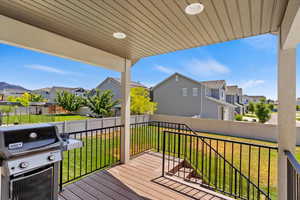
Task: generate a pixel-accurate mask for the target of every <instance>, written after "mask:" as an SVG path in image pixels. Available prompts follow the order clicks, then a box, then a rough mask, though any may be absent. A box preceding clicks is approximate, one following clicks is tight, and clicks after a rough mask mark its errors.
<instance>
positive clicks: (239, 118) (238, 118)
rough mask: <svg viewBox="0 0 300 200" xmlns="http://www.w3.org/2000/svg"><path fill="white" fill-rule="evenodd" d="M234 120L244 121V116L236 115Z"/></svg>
mask: <svg viewBox="0 0 300 200" xmlns="http://www.w3.org/2000/svg"><path fill="white" fill-rule="evenodd" d="M234 119H235V120H236V121H242V120H243V116H242V115H235V116H234Z"/></svg>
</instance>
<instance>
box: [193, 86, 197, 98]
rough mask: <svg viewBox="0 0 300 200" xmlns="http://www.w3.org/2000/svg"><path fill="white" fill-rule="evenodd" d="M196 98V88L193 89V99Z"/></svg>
mask: <svg viewBox="0 0 300 200" xmlns="http://www.w3.org/2000/svg"><path fill="white" fill-rule="evenodd" d="M196 96H198V88H193V97H196Z"/></svg>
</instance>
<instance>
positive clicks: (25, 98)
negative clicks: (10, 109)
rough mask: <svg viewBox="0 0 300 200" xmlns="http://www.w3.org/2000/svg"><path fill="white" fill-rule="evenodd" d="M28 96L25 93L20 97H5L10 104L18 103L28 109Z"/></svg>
mask: <svg viewBox="0 0 300 200" xmlns="http://www.w3.org/2000/svg"><path fill="white" fill-rule="evenodd" d="M30 96H31V95H30V94H29V93H27V92H25V93H24V94H22V96H20V97H13V96H9V97H7V101H10V102H18V103H20V104H21V105H22V106H24V107H28V106H29V102H30Z"/></svg>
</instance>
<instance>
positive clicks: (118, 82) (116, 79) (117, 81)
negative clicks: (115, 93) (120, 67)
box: [96, 77, 147, 88]
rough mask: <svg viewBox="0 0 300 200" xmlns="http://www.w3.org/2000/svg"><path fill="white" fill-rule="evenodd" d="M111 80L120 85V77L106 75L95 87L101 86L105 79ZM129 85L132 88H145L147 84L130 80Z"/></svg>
mask: <svg viewBox="0 0 300 200" xmlns="http://www.w3.org/2000/svg"><path fill="white" fill-rule="evenodd" d="M109 80H111V81H113V82H114V83H116V84H118V85H120V86H121V79H120V78H115V77H107V78H106V79H105V80H104V81H102V82H101V83H100V84H99V85H98V86H97V87H96V88H98V87H101V85H102V84H104V83H105V82H107V81H109ZM130 87H132V88H134V87H142V88H147V86H145V85H143V84H142V83H140V82H135V81H131V83H130Z"/></svg>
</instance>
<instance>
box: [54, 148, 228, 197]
mask: <svg viewBox="0 0 300 200" xmlns="http://www.w3.org/2000/svg"><path fill="white" fill-rule="evenodd" d="M161 163H162V162H161V154H158V153H154V152H146V153H144V154H142V155H139V156H137V157H135V158H134V159H132V160H130V161H129V163H128V164H126V165H117V166H115V167H112V168H110V169H108V170H103V171H99V172H95V173H93V174H91V175H89V176H87V177H85V178H83V179H81V180H79V181H77V182H74V183H71V184H69V185H67V186H65V187H64V189H63V191H62V192H61V193H60V194H59V200H98V199H101V200H148V199H155V200H156V199H157V200H175V199H176V200H190V199H201V200H208V199H209V200H222V199H228V198H223V196H222V195H218V194H216V193H214V192H207V190H205V189H203V190H202V189H201V188H200V189H199V188H194V187H191V186H190V185H187V184H183V183H181V182H177V181H176V180H172V179H169V178H167V177H161V168H162V166H161Z"/></svg>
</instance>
